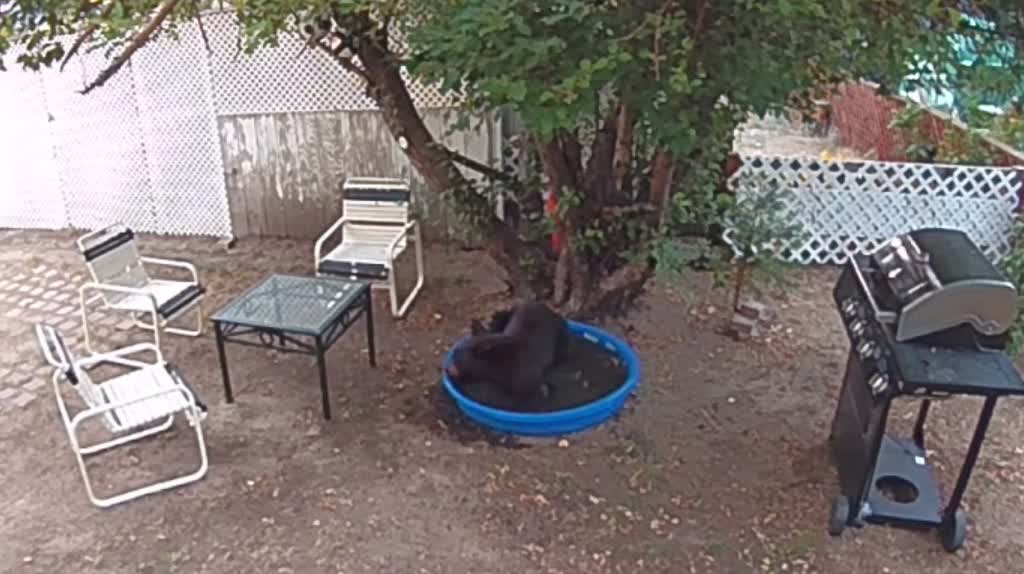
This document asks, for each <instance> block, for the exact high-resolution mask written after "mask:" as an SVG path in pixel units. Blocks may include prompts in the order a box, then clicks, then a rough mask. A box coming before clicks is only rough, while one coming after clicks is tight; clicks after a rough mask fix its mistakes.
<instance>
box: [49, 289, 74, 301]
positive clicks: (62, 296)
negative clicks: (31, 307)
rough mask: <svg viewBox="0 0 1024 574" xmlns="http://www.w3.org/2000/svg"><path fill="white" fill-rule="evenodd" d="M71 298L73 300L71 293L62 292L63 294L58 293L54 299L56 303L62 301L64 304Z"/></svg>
mask: <svg viewBox="0 0 1024 574" xmlns="http://www.w3.org/2000/svg"><path fill="white" fill-rule="evenodd" d="M70 298H71V293H68V292H66V291H64V292H61V293H57V295H56V296H55V297H54V298H53V300H54V301H60V302H62V303H63V302H64V301H67V300H68V299H70Z"/></svg>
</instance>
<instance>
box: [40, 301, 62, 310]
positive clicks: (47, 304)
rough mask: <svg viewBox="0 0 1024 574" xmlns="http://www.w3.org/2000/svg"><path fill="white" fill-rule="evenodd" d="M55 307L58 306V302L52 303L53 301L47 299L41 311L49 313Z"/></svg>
mask: <svg viewBox="0 0 1024 574" xmlns="http://www.w3.org/2000/svg"><path fill="white" fill-rule="evenodd" d="M57 307H60V303H54V302H53V301H49V302H47V303H46V304H45V305H43V311H46V312H47V313H49V312H52V311H54V310H55V309H57Z"/></svg>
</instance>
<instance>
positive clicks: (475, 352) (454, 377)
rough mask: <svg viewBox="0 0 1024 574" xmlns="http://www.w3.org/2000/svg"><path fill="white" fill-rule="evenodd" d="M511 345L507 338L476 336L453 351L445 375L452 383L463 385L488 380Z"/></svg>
mask: <svg viewBox="0 0 1024 574" xmlns="http://www.w3.org/2000/svg"><path fill="white" fill-rule="evenodd" d="M510 345H511V341H509V340H508V339H507V338H506V337H502V336H500V335H495V334H493V333H483V334H478V335H474V336H472V337H470V338H469V339H468V340H466V341H465V342H464V343H462V344H461V345H459V346H457V347H455V350H454V351H452V357H451V360H450V361H448V364H447V365H446V366H445V374H446V375H448V378H449V379H450V380H451V381H452V382H455V383H461V384H465V383H474V382H480V381H483V380H487V379H488V378H490V375H491V373H493V372H494V369H495V368H497V367H496V363H497V362H499V361H500V359H501V356H502V354H503V353H507V352H508V351H509V350H510V349H509V346H510Z"/></svg>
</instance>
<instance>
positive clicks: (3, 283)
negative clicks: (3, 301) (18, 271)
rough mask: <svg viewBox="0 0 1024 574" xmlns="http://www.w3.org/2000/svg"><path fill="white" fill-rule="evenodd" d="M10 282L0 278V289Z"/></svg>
mask: <svg viewBox="0 0 1024 574" xmlns="http://www.w3.org/2000/svg"><path fill="white" fill-rule="evenodd" d="M10 284H11V282H10V281H9V280H7V279H0V289H5V288H7V286H8V285H10Z"/></svg>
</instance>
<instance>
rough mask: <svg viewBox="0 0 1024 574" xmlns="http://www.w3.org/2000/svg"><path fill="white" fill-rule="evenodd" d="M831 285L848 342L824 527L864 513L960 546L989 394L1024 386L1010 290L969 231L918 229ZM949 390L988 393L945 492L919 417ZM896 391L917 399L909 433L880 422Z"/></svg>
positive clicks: (994, 396) (1021, 390) (857, 259)
mask: <svg viewBox="0 0 1024 574" xmlns="http://www.w3.org/2000/svg"><path fill="white" fill-rule="evenodd" d="M833 296H834V299H835V302H836V305H837V306H838V308H839V315H840V317H841V318H842V321H843V325H844V326H845V328H846V333H847V335H848V337H849V339H850V351H849V354H848V357H847V363H846V375H845V377H844V379H843V384H842V390H841V391H840V396H839V404H838V406H837V408H836V412H835V416H834V418H833V421H832V431H831V434H830V437H829V440H830V442H831V446H832V454H833V460H834V462H835V465H836V468H837V470H838V475H839V483H840V490H841V495H839V496H837V497H836V498H835V499H834V500H833V502H832V512H831V516H830V524H829V533H830V534H832V535H833V536H838V535H840V534H841V533H842V532H843V530H844V529H845V528H846V527H847V526H858V527H860V526H864V525H865V524H868V523H870V524H888V525H892V526H901V527H911V528H936V529H938V531H939V535H940V538H941V540H942V545H943V547H944V548H945V549H946V550H948V551H950V552H953V551H956V550H957V549H958V548H960V547H961V546H962V545H963V542H964V539H965V537H966V516H965V514H964V512H963V511H962V510H961V509H960V502H961V500H962V499H963V495H964V492H965V490H966V489H967V483H968V481H969V480H970V477H971V471H972V470H973V469H974V464H975V462H976V461H977V459H978V454H979V452H980V451H981V445H982V443H983V442H984V440H985V433H986V431H987V430H988V425H989V421H990V420H991V418H992V413H993V410H994V409H995V406H996V401H997V400H998V399H999V398H1000V397H1003V396H1008V395H1024V381H1022V380H1021V376H1020V374H1019V373H1018V372H1017V370H1016V368H1015V367H1014V366H1013V364H1012V363H1011V361H1010V359H1009V357H1008V356H1007V355H1006V354H1005V353H1004V352H1003V349H1005V347H1006V344H1007V342H1008V339H1009V337H1008V329H1009V327H1010V325H1011V324H1012V322H1013V320H1014V319H1015V317H1016V314H1017V291H1016V289H1015V288H1014V286H1013V284H1012V283H1010V282H1009V281H1008V280H1007V279H1006V277H1005V276H1003V275H1002V274H1001V273H1000V272H999V271H998V270H997V269H996V268H995V267H994V266H993V265H992V264H991V263H990V262H989V261H988V259H986V258H985V256H984V255H983V254H982V253H981V251H980V250H979V249H978V247H977V246H976V245H975V244H974V243H972V242H971V240H970V239H969V238H968V237H967V235H966V234H964V233H962V232H960V231H955V230H949V229H921V230H917V231H913V232H910V233H908V234H905V235H902V236H899V237H896V238H894V239H892V240H890V241H889V242H887V243H886V244H885V245H883V246H882V247H881V248H879V249H878V250H876V251H875V252H874V253H872V254H871V255H866V256H862V255H856V256H853V257H851V258H850V259H849V261H848V262H847V263H846V265H845V268H844V269H843V272H842V275H841V276H840V278H839V281H838V283H837V284H836V286H835V288H834V290H833ZM955 395H973V396H980V397H984V398H985V403H984V407H983V408H982V410H981V415H980V417H979V419H978V424H977V427H976V428H975V430H974V436H973V437H972V439H971V442H970V446H969V448H968V450H967V456H966V458H965V460H964V464H963V467H962V468H961V470H960V474H959V477H958V478H957V480H956V484H955V486H954V487H953V491H952V494H951V495H950V497H949V500H948V501H946V502H943V498H942V495H941V493H940V491H939V486H938V484H937V483H936V481H935V479H934V478H933V476H932V473H931V470H930V469H929V466H928V460H927V452H926V449H925V423H926V421H927V418H928V410H929V408H930V406H931V404H932V401H935V400H940V399H946V398H950V397H953V396H955ZM897 400H919V401H920V407H919V409H918V414H917V421H916V423H915V425H914V430H913V434H912V436H911V437H897V436H892V435H891V434H890V433H887V432H886V419H887V417H888V414H889V409H890V407H891V406H892V404H893V402H894V401H897Z"/></svg>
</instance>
